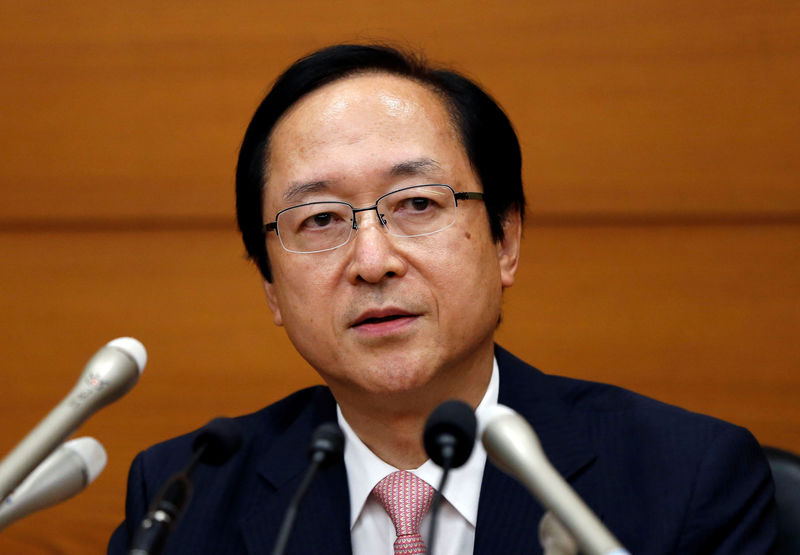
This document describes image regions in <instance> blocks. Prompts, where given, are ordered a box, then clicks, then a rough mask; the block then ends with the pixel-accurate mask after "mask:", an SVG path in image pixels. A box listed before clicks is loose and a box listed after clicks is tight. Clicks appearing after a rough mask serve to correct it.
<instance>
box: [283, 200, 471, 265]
mask: <svg viewBox="0 0 800 555" xmlns="http://www.w3.org/2000/svg"><path fill="white" fill-rule="evenodd" d="M374 209H375V210H377V212H378V214H379V216H380V217H381V218H382V220H383V223H384V225H385V226H386V231H388V232H389V233H390V234H392V235H396V236H399V237H416V236H419V235H429V234H431V233H436V232H438V231H441V230H443V229H445V228H447V227H449V226H451V225H452V224H453V222H454V221H455V216H456V201H455V197H454V195H453V190H452V189H451V188H450V187H448V186H446V185H422V186H415V187H408V188H405V189H400V190H397V191H393V192H391V193H389V194H386V195H384V196H382V197H381V198H380V199H378V202H377V203H376V206H375V207H374ZM367 210H369V208H368V209H367ZM362 211H364V209H358V210H357V212H362ZM354 217H355V215H354V211H353V207H352V206H350V205H349V204H347V203H345V202H334V201H331V202H312V203H308V204H301V205H299V206H294V207H292V208H289V209H287V210H284V211H283V212H281V213H280V214H279V215H278V220H277V222H278V236H279V237H280V240H281V242H282V243H283V246H284V248H286V249H287V250H289V251H292V252H303V253H311V252H321V251H325V250H331V249H335V248H337V247H340V246H342V245H344V244H345V243H347V242H348V241H349V240H350V236H351V234H352V232H353V229H354V228H356V229H357V227H358V225H357V223H356V224H355V225H354V223H353V218H354Z"/></svg>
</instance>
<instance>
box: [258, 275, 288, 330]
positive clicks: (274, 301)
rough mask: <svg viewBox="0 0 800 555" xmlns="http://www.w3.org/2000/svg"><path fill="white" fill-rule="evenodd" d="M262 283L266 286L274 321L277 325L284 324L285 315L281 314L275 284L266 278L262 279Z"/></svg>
mask: <svg viewBox="0 0 800 555" xmlns="http://www.w3.org/2000/svg"><path fill="white" fill-rule="evenodd" d="M261 283H262V285H263V286H264V293H265V294H266V295H267V304H268V305H269V309H270V311H272V321H273V323H274V324H275V325H276V326H282V325H283V317H282V316H281V307H280V304H279V303H278V294H277V292H276V291H275V284H274V283H270V282H268V281H267V280H265V279H264V280H261Z"/></svg>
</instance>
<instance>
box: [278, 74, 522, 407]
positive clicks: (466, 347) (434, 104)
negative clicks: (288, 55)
mask: <svg viewBox="0 0 800 555" xmlns="http://www.w3.org/2000/svg"><path fill="white" fill-rule="evenodd" d="M267 173H268V180H267V183H266V188H265V194H264V214H265V218H267V221H272V220H273V219H274V217H275V215H276V214H277V212H278V211H279V210H282V209H284V208H288V207H290V206H294V205H297V204H301V203H306V202H313V201H323V200H343V201H346V202H349V203H350V204H352V205H353V206H355V207H356V208H361V207H365V206H372V205H373V204H375V201H376V199H377V198H378V197H379V196H381V195H383V194H385V193H388V192H391V191H393V190H396V189H400V188H402V187H408V186H412V185H421V184H429V183H443V184H447V185H450V186H451V187H452V188H453V189H454V190H455V191H456V192H460V191H481V190H482V188H481V185H480V184H479V182H478V180H477V178H476V176H475V175H474V172H473V170H472V168H471V166H470V163H469V160H468V158H467V156H466V153H465V152H464V148H463V146H462V144H461V142H460V139H459V137H458V135H457V132H456V130H455V129H454V127H453V125H452V123H451V120H450V117H449V114H448V112H447V110H446V108H445V106H444V105H443V103H442V101H441V99H440V98H439V97H438V96H437V95H436V94H435V93H433V92H431V91H430V90H429V89H427V88H425V87H424V86H422V85H420V84H418V83H416V82H414V81H411V80H408V79H405V78H402V77H398V76H394V75H389V74H383V73H376V74H367V75H360V76H355V77H350V78H345V79H343V80H340V81H336V82H334V83H331V84H329V85H326V86H324V87H322V88H320V89H318V90H316V91H314V92H313V93H311V94H309V95H308V96H306V97H304V98H303V99H301V100H300V101H299V102H298V103H297V104H296V105H295V106H293V107H292V108H291V109H290V110H289V111H288V112H287V113H286V114H285V115H284V116H283V118H282V119H281V120H280V121H279V122H278V125H277V126H276V127H275V129H274V131H273V134H272V137H271V141H270V148H269V153H268V172H267ZM357 217H358V224H359V229H358V232H357V233H355V232H354V235H353V236H352V237H351V239H350V242H349V243H347V244H346V245H344V246H342V247H339V248H337V249H335V250H331V251H327V252H320V253H314V254H297V253H290V252H287V251H285V250H284V249H283V248H282V246H281V244H280V241H279V240H278V237H277V236H276V235H275V233H272V232H271V233H269V235H268V238H267V250H268V254H269V259H270V262H271V264H272V268H273V282H272V283H266V282H265V290H266V292H267V299H268V302H269V305H270V308H271V309H272V312H273V317H274V321H275V323H276V324H277V325H281V326H285V328H286V331H287V333H288V334H289V338H290V339H291V341H292V343H293V344H294V345H295V347H296V348H297V350H298V351H299V352H300V354H301V355H302V356H303V357H304V358H305V359H306V360H307V361H308V362H309V363H310V364H311V365H312V366H313V367H314V368H315V369H316V370H317V371H318V372H319V373H320V375H321V376H322V377H323V378H324V379H325V381H326V382H327V383H328V384H329V385H330V386H331V389H332V390H333V392H334V394H335V395H336V396H337V398H338V399H339V401H340V403H341V402H342V401H343V398H344V397H347V396H348V395H350V396H357V395H363V394H365V393H367V394H376V393H377V394H383V395H390V394H395V393H400V394H405V393H408V392H412V393H413V392H414V391H417V392H419V391H421V389H420V388H422V387H423V386H429V387H439V388H440V389H442V390H446V389H447V388H453V389H452V392H451V394H452V395H453V396H457V395H458V388H459V383H460V380H466V379H467V377H468V376H473V375H477V374H479V373H480V374H481V375H482V376H484V378H482V379H485V380H488V374H489V372H490V371H491V357H492V348H493V347H492V345H493V343H492V337H493V334H494V329H495V327H496V325H497V322H498V318H499V315H500V307H501V300H502V289H503V288H504V287H508V286H510V285H511V284H512V283H513V279H514V272H515V270H516V263H517V256H518V247H519V232H520V230H519V219H518V218H516V217H512V218H510V219H509V224H508V226H507V229H506V240H505V241H503V242H501V243H495V242H494V241H493V239H492V237H491V233H490V230H489V223H488V219H487V215H486V209H485V207H484V205H483V203H482V202H481V201H479V200H466V201H459V203H458V208H457V217H456V221H455V223H454V224H453V225H452V226H451V227H449V228H447V229H445V230H443V231H441V232H438V233H435V234H432V235H429V236H422V237H410V238H404V237H395V236H392V235H389V234H388V233H387V232H386V231H385V229H383V228H382V226H381V225H380V224H379V222H378V221H377V218H376V214H375V211H365V212H360V213H359V214H358V216H357ZM483 386H484V387H485V383H484V384H483Z"/></svg>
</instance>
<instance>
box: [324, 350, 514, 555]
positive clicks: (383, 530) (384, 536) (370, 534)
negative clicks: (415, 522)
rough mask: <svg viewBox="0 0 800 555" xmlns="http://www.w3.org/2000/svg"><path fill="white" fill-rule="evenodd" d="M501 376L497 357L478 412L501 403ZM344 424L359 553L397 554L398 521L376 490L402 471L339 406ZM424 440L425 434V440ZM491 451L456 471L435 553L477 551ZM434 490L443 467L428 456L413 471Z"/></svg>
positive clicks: (476, 453)
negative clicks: (365, 439) (480, 509)
mask: <svg viewBox="0 0 800 555" xmlns="http://www.w3.org/2000/svg"><path fill="white" fill-rule="evenodd" d="M499 383H500V376H499V372H498V369H497V360H495V361H494V364H493V367H492V377H491V379H490V380H489V387H487V389H486V393H484V396H483V399H482V400H481V402H480V404H479V405H478V408H477V409H476V410H475V412H476V415H480V414H481V413H482V412H483V411H484V410H486V408H487V407H490V406H492V405H496V404H497V393H498V391H499ZM336 412H337V417H338V420H339V425H340V426H341V428H342V431H344V435H345V447H344V463H345V466H346V468H347V484H348V487H349V491H350V534H351V538H352V545H353V555H394V547H393V546H394V540H395V539H396V538H397V533H396V532H395V529H394V525H393V524H392V521H391V519H390V518H389V515H388V514H387V513H386V511H385V510H384V508H383V506H382V505H381V504H380V503H379V502H378V501H377V500H376V499H375V498H374V497H372V496H370V493H371V492H372V489H373V488H374V487H375V486H376V485H377V483H378V482H380V481H381V480H382V479H383V478H384V477H386V476H388V475H389V474H391V473H392V472H395V471H397V470H398V469H397V468H395V467H393V466H392V465H390V464H387V463H386V462H384V461H383V460H381V459H380V458H378V456H377V455H375V453H373V452H372V451H370V449H369V447H367V446H366V445H364V442H362V441H361V439H359V437H358V436H357V435H356V433H355V432H354V431H353V429H352V428H351V427H350V425H349V424H348V423H347V421H346V420H345V419H344V416H343V415H342V411H341V409H340V408H339V407H338V405H337V407H336ZM420 441H421V438H420ZM485 464H486V451H485V450H484V449H483V445H482V444H481V442H480V441H477V442H476V443H475V448H474V449H473V451H472V455H470V458H469V460H468V461H467V462H466V463H465V464H464V466H462V467H461V468H456V469H454V470H451V471H450V475H449V477H448V479H447V484H446V485H445V488H444V492H442V496H443V499H442V506H441V508H440V509H439V515H438V519H439V522H438V524H437V526H436V540H435V542H436V543H435V546H434V547H435V549H436V554H435V555H472V552H473V548H474V545H475V524H476V523H477V520H478V501H479V497H480V492H481V482H482V480H483V467H484V466H485ZM409 472H411V473H412V474H415V475H416V476H417V477H419V478H421V479H423V480H425V481H426V482H427V483H428V484H430V485H431V486H433V487H434V488H438V487H439V482H440V481H441V479H442V469H441V468H440V467H439V466H437V465H436V463H434V462H433V461H432V460H430V459H428V460H427V461H425V463H423V464H422V466H420V467H419V468H417V469H414V470H409ZM429 528H430V513H428V514H427V515H426V516H425V518H424V519H423V520H422V525H421V526H420V533H421V534H422V537H423V539H425V540H426V543H427V540H428V529H429Z"/></svg>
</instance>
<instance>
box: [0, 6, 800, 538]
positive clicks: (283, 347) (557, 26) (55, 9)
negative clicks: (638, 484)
mask: <svg viewBox="0 0 800 555" xmlns="http://www.w3.org/2000/svg"><path fill="white" fill-rule="evenodd" d="M798 29H800V8H798V5H797V4H796V3H794V2H770V3H751V2H743V1H739V0H734V1H724V2H723V1H721V0H711V1H708V2H701V3H697V2H685V1H652V0H651V1H645V2H636V3H632V2H624V1H621V0H612V1H609V2H587V1H575V2H561V1H556V0H543V1H541V2H531V1H529V0H526V1H522V0H517V1H511V2H504V3H501V2H498V3H494V4H491V3H489V2H452V1H441V0H430V1H425V2H422V1H417V0H410V1H406V2H388V1H386V2H381V1H378V2H375V1H373V0H369V1H368V0H344V1H342V2H327V1H321V0H308V1H300V2H280V3H279V2H244V1H236V2H225V3H220V2H210V1H197V2H168V3H165V2H153V1H144V2H136V3H130V2H116V1H111V2H99V1H96V0H88V1H86V2H82V3H76V2H68V3H55V2H33V1H31V2H25V3H21V2H11V1H9V0H4V1H2V3H1V4H0V30H1V31H2V32H0V72H1V73H0V75H2V83H3V85H2V87H0V105H2V117H0V315H2V333H1V334H0V352H1V353H2V372H1V373H0V385H1V386H2V387H1V388H0V395H2V401H3V402H2V403H0V453H5V452H7V451H8V450H10V449H11V448H12V447H13V446H14V445H15V444H16V442H17V441H19V440H20V439H21V438H22V436H23V435H24V434H25V433H26V432H27V431H28V430H29V429H30V428H32V427H33V426H34V425H35V423H36V422H38V421H39V419H41V418H42V417H43V416H44V414H46V412H47V411H48V410H49V409H50V408H51V407H52V406H54V405H55V404H56V403H57V402H58V400H60V399H61V398H62V397H63V395H65V394H66V392H67V391H68V390H69V389H70V388H71V387H72V385H73V384H74V382H75V380H76V379H77V376H78V374H79V373H80V370H81V368H82V367H83V364H84V363H85V362H86V361H87V360H88V358H89V357H90V356H91V355H92V354H93V353H94V351H95V350H96V349H97V348H99V347H100V346H101V345H103V344H104V343H105V342H107V341H108V340H110V339H112V338H114V337H117V336H120V335H133V336H135V337H138V338H139V339H141V340H142V341H143V342H144V343H145V345H146V346H147V348H148V350H149V354H150V363H149V365H148V369H147V371H146V372H145V374H144V375H143V377H142V379H141V381H140V383H139V385H138V386H137V387H136V388H135V389H134V390H133V391H132V392H131V393H130V394H129V395H128V396H127V397H126V398H124V399H122V400H121V401H119V402H117V403H116V404H114V405H113V406H110V407H108V408H106V409H104V410H103V411H102V412H101V413H99V414H97V415H96V416H95V417H94V418H92V419H91V420H90V421H89V422H88V423H87V424H86V425H85V426H83V427H82V428H81V430H80V431H79V432H78V434H77V435H93V436H95V437H97V438H98V439H99V440H100V441H101V442H102V443H103V444H104V445H105V447H106V449H107V450H108V454H109V464H108V467H107V468H106V470H105V472H104V473H103V474H102V475H101V476H100V478H99V479H98V480H97V481H96V482H95V484H93V485H92V486H91V487H90V488H89V489H88V490H87V491H86V492H84V493H83V494H82V495H80V496H79V497H77V498H75V499H73V500H72V501H70V502H68V503H66V504H64V505H62V506H60V507H58V508H55V509H51V510H48V511H44V512H41V513H39V514H37V515H35V516H32V517H30V518H28V519H26V520H25V521H23V522H20V523H17V524H15V525H13V526H12V527H10V528H9V529H7V530H6V531H5V532H3V533H2V534H0V552H3V553H67V554H83V553H96V552H102V551H103V549H104V545H105V542H106V539H107V537H108V536H109V534H110V533H111V531H112V529H113V528H114V526H115V525H116V523H117V522H118V521H120V520H121V518H122V516H123V503H124V487H125V476H126V473H127V469H128V465H129V463H130V461H131V459H132V458H133V456H134V455H135V454H136V452H137V451H139V450H140V449H142V448H144V447H146V446H148V445H150V444H152V443H154V442H156V441H159V440H162V439H165V438H168V437H170V436H173V435H176V434H179V433H182V432H185V431H188V430H190V429H193V428H195V427H198V426H200V425H202V424H204V423H205V422H206V421H208V420H209V419H211V418H212V417H214V416H217V415H234V414H241V413H244V412H248V411H252V410H255V409H257V408H259V407H261V406H263V405H264V404H267V403H269V402H271V401H273V400H276V399H278V398H280V397H282V396H284V395H285V394H287V393H289V392H291V391H293V390H295V389H296V388H298V387H301V386H304V385H307V384H311V383H315V382H317V381H318V379H317V377H316V376H315V374H314V373H313V372H312V371H311V370H310V369H309V368H308V367H307V365H306V364H305V363H304V362H303V361H302V359H300V358H299V356H298V355H296V354H295V352H294V351H293V349H292V347H291V345H290V344H289V342H288V341H287V339H286V338H285V337H284V335H283V332H282V331H281V330H279V329H276V328H274V327H273V326H272V324H271V319H270V317H269V315H268V310H267V307H266V303H265V302H264V300H263V294H262V292H261V288H260V284H259V279H258V276H257V274H256V271H255V269H254V268H252V267H251V266H250V265H249V264H248V263H247V262H245V261H244V259H243V256H242V252H243V249H242V247H241V245H240V242H239V239H238V237H237V235H236V232H235V226H234V216H233V171H234V164H235V158H236V152H237V148H238V144H239V141H240V140H241V136H242V134H243V131H244V128H245V126H246V124H247V122H248V119H249V116H250V115H251V113H252V111H253V109H254V108H255V106H256V105H257V103H258V102H259V101H260V99H261V97H262V95H263V93H264V92H265V90H266V88H267V87H268V85H269V83H270V82H271V80H272V79H273V78H274V77H275V76H276V74H277V73H278V72H279V71H280V70H281V69H283V68H284V67H285V66H286V65H287V64H288V63H289V62H291V61H292V60H293V59H295V58H296V57H298V56H299V55H302V54H304V53H306V52H308V51H310V50H312V49H314V48H317V47H320V46H323V45H326V44H329V43H331V42H336V41H353V40H370V39H390V40H393V41H396V42H400V43H402V44H410V45H416V46H419V47H422V48H423V49H424V50H425V51H426V52H427V54H428V56H429V57H430V58H432V59H434V60H438V61H442V62H445V63H449V64H453V65H455V66H456V67H458V68H461V69H462V70H464V71H466V72H467V73H468V74H470V75H471V76H473V77H475V78H476V79H477V80H479V81H480V82H482V83H483V84H484V85H485V86H486V87H487V88H488V89H489V90H490V91H491V92H492V93H493V94H494V95H495V96H496V97H497V98H498V99H499V100H500V102H501V104H502V105H503V106H504V107H505V108H506V110H507V112H508V113H509V115H510V117H511V119H512V120H513V121H514V122H515V125H516V126H517V129H518V131H519V134H520V137H521V141H522V145H523V150H524V156H525V166H524V171H525V180H526V188H527V193H528V196H529V199H530V206H531V213H530V216H531V217H530V220H529V224H528V226H527V228H526V231H525V235H526V240H525V246H524V252H523V256H524V258H523V262H522V267H521V269H520V274H519V280H518V283H517V284H516V285H515V287H514V288H513V289H512V290H510V291H509V293H508V295H507V303H506V311H505V323H504V324H503V326H502V328H501V330H500V334H499V337H500V341H501V342H502V343H503V344H504V345H505V346H507V347H508V348H510V349H511V350H512V351H514V352H516V353H517V354H519V355H520V356H522V357H523V358H525V359H527V360H528V361H530V362H532V363H534V364H536V365H538V366H539V367H540V368H542V369H545V370H547V371H550V372H554V373H563V374H566V375H571V376H578V377H584V378H589V379H595V380H600V381H607V382H613V383H617V384H620V385H623V386H626V387H630V388H633V389H635V390H638V391H640V392H642V393H645V394H648V395H651V396H654V397H656V398H659V399H662V400H664V401H668V402H671V403H676V404H679V405H682V406H685V407H688V408H690V409H693V410H697V411H702V412H706V413H710V414H713V415H716V416H719V417H722V418H725V419H728V420H731V421H733V422H736V423H739V424H742V425H745V426H747V427H749V428H750V429H751V430H752V431H753V432H754V433H755V434H756V436H757V437H758V438H759V439H760V440H761V441H762V442H764V443H769V444H773V445H779V446H782V447H785V448H790V449H794V450H796V451H800V412H799V411H798V408H797V407H798V400H799V398H800V375H798V369H800V350H798V339H799V338H798V331H800V301H799V300H798V298H799V296H800V188H799V187H798V176H800V155H799V154H800V153H798V139H799V138H800V136H799V135H798V129H800V102H798V98H800V32H798Z"/></svg>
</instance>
